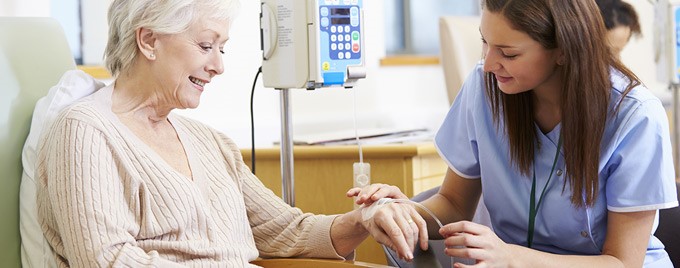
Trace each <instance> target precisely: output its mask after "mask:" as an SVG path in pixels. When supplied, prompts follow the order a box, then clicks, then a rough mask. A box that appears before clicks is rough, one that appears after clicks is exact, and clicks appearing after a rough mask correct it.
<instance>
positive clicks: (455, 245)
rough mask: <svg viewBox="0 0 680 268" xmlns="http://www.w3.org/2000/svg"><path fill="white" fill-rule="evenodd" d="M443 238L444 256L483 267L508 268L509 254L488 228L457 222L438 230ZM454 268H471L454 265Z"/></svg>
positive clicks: (503, 244) (506, 247) (502, 243)
mask: <svg viewBox="0 0 680 268" xmlns="http://www.w3.org/2000/svg"><path fill="white" fill-rule="evenodd" d="M439 234H441V235H442V236H443V237H445V240H444V245H446V249H445V252H446V255H449V256H451V257H458V258H467V259H474V260H476V262H477V264H483V265H482V266H483V267H509V265H510V260H511V259H510V258H511V252H510V247H509V246H508V244H506V243H505V242H503V240H501V239H500V238H498V236H497V235H496V233H494V232H493V230H491V229H490V228H489V227H487V226H484V225H481V224H477V223H474V222H469V221H459V222H454V223H450V224H447V225H445V226H444V227H442V228H441V229H439ZM454 267H471V266H469V265H464V264H461V263H456V265H455V266H454Z"/></svg>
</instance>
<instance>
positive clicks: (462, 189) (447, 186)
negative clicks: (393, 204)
mask: <svg viewBox="0 0 680 268" xmlns="http://www.w3.org/2000/svg"><path fill="white" fill-rule="evenodd" d="M481 194H482V183H481V181H480V180H479V179H466V178H463V177H461V176H460V175H458V174H457V173H456V172H454V171H453V170H451V168H449V169H448V170H447V171H446V177H445V178H444V182H443V183H442V187H441V188H440V189H439V193H436V194H434V195H433V196H432V197H430V198H428V199H427V200H425V201H423V202H421V203H422V204H423V205H425V207H427V208H428V209H429V210H430V211H432V213H434V214H435V215H436V216H437V218H439V220H440V221H441V223H442V224H443V225H446V224H449V223H452V222H457V221H461V220H468V221H471V220H472V217H473V216H474V214H475V210H476V209H477V203H478V202H479V197H480V196H481ZM418 210H419V211H418V212H419V213H420V215H422V216H423V218H424V219H425V220H426V221H427V227H428V230H427V231H428V234H429V235H430V239H442V237H441V235H440V234H439V225H438V224H437V223H436V221H435V220H434V219H433V218H432V217H431V216H430V215H429V214H428V213H425V212H424V211H422V210H421V209H418Z"/></svg>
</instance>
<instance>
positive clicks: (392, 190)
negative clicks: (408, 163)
mask: <svg viewBox="0 0 680 268" xmlns="http://www.w3.org/2000/svg"><path fill="white" fill-rule="evenodd" d="M347 197H356V198H357V199H356V200H355V202H356V204H357V205H362V204H363V205H365V206H370V205H371V204H373V202H376V201H378V200H380V198H384V197H387V198H392V199H408V197H407V196H406V195H405V194H404V193H402V192H401V190H399V187H397V186H392V185H387V184H381V183H376V184H371V185H368V186H365V187H363V188H359V187H355V188H352V189H349V191H347Z"/></svg>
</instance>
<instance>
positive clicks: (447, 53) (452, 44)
mask: <svg viewBox="0 0 680 268" xmlns="http://www.w3.org/2000/svg"><path fill="white" fill-rule="evenodd" d="M479 23H480V18H479V17H478V16H444V17H441V18H440V19H439V44H440V50H441V57H440V58H439V60H440V62H441V64H442V69H443V70H444V80H445V81H446V92H447V95H448V97H449V103H453V100H454V99H455V98H456V96H457V95H458V91H460V87H461V86H462V85H463V81H465V78H467V76H468V75H469V74H470V72H472V70H473V69H474V67H475V65H476V64H477V62H479V61H480V60H481V59H482V41H481V36H480V35H479Z"/></svg>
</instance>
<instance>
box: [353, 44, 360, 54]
mask: <svg viewBox="0 0 680 268" xmlns="http://www.w3.org/2000/svg"><path fill="white" fill-rule="evenodd" d="M352 52H359V44H353V45H352Z"/></svg>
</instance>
